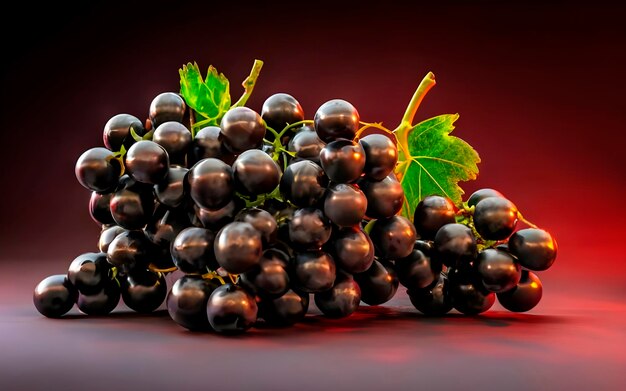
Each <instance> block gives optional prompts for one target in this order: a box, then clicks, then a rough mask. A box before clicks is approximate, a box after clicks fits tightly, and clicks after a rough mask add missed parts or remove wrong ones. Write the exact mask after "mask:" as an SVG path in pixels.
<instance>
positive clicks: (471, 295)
mask: <svg viewBox="0 0 626 391" xmlns="http://www.w3.org/2000/svg"><path fill="white" fill-rule="evenodd" d="M448 278H449V279H450V297H451V298H452V304H453V305H454V308H455V309H456V310H457V311H459V312H460V313H462V314H465V315H478V314H480V313H483V312H485V311H487V310H488V309H489V308H491V306H493V303H494V302H495V300H496V295H495V293H493V292H488V291H487V290H485V288H484V287H483V286H482V283H481V282H480V277H479V276H477V275H476V273H475V272H474V271H473V270H469V271H462V270H460V269H450V270H448Z"/></svg>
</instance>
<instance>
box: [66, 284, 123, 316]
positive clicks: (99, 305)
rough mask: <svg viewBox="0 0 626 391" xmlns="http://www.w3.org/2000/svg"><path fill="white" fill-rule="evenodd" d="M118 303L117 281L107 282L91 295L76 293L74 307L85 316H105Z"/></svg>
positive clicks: (118, 289) (118, 288)
mask: <svg viewBox="0 0 626 391" xmlns="http://www.w3.org/2000/svg"><path fill="white" fill-rule="evenodd" d="M119 301H120V286H119V285H118V283H117V281H115V280H112V281H109V283H108V284H105V285H104V286H103V287H102V288H100V290H99V291H98V292H97V293H95V294H92V295H83V294H82V293H80V292H79V293H78V299H77V300H76V307H78V309H79V310H80V312H82V313H84V314H86V315H106V314H108V313H110V312H111V311H113V310H114V309H115V307H117V304H118V303H119Z"/></svg>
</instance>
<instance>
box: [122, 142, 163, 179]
mask: <svg viewBox="0 0 626 391" xmlns="http://www.w3.org/2000/svg"><path fill="white" fill-rule="evenodd" d="M125 164H126V170H127V171H128V174H129V175H130V176H131V177H133V178H134V179H135V180H137V181H138V182H142V183H148V184H151V185H156V184H157V183H160V182H161V181H163V179H165V177H166V176H167V172H168V169H169V166H170V160H169V157H168V155H167V152H166V151H165V148H163V147H162V146H160V145H159V144H157V143H155V142H154V141H149V140H142V141H137V142H136V143H134V144H133V145H132V147H130V148H129V149H128V152H127V153H126V160H125Z"/></svg>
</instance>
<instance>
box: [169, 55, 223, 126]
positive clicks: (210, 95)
mask: <svg viewBox="0 0 626 391" xmlns="http://www.w3.org/2000/svg"><path fill="white" fill-rule="evenodd" d="M178 73H179V74H180V94H181V95H182V97H183V99H185V102H186V103H187V105H189V107H191V108H192V109H193V110H194V111H195V112H196V115H197V119H198V120H202V121H203V123H204V124H205V125H206V126H208V125H219V121H220V120H221V119H222V116H223V115H224V114H225V113H226V111H228V109H229V108H230V104H231V102H230V89H229V82H228V79H227V78H226V76H224V74H223V73H218V72H217V69H215V67H213V66H212V65H211V66H210V67H209V70H208V72H207V75H206V78H205V79H204V80H203V79H202V74H201V73H200V68H198V64H196V63H195V62H194V63H193V64H192V63H188V64H187V65H183V68H182V69H180V70H179V71H178Z"/></svg>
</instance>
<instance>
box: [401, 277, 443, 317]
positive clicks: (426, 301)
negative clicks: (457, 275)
mask: <svg viewBox="0 0 626 391" xmlns="http://www.w3.org/2000/svg"><path fill="white" fill-rule="evenodd" d="M407 293H408V295H409V299H410V300H411V304H413V306H414V307H415V308H416V309H417V310H418V311H419V312H421V313H422V314H424V315H427V316H443V315H445V314H447V313H448V312H450V310H451V309H452V298H451V296H450V282H449V281H448V277H447V276H446V274H445V273H440V274H439V277H438V278H437V280H436V281H435V283H434V284H432V285H431V286H428V287H426V288H422V289H416V290H408V291H407Z"/></svg>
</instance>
